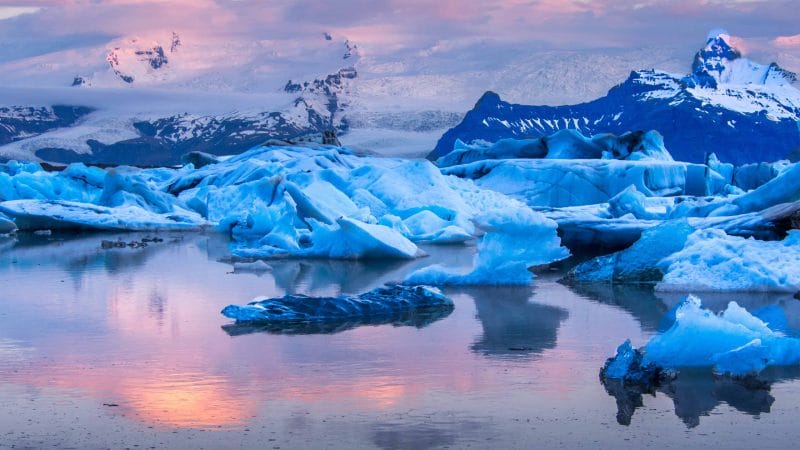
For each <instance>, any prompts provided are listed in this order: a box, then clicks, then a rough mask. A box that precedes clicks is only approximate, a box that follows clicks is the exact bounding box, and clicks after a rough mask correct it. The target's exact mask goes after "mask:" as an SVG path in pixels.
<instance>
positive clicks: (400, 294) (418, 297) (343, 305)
mask: <svg viewBox="0 0 800 450" xmlns="http://www.w3.org/2000/svg"><path fill="white" fill-rule="evenodd" d="M452 309H453V301H452V300H450V299H449V298H447V297H445V296H444V295H443V294H442V293H441V292H439V291H438V290H437V289H434V288H429V287H425V286H400V285H395V286H388V287H381V288H377V289H374V290H372V291H369V292H366V293H364V294H360V295H357V296H348V295H340V296H338V297H309V296H305V295H294V294H289V295H285V296H283V297H277V298H268V299H258V300H254V301H252V302H250V303H248V304H247V305H244V306H239V305H229V306H226V307H225V308H224V309H223V310H222V311H221V313H222V315H224V316H225V317H228V318H230V319H234V320H235V321H236V322H237V323H238V324H241V323H249V324H254V323H256V324H273V325H279V326H286V327H291V326H293V325H297V324H308V323H318V322H329V323H342V322H349V321H354V320H355V321H360V322H362V323H372V322H377V323H386V322H385V321H392V320H395V319H397V318H398V317H405V316H406V315H407V314H408V313H418V314H423V313H425V312H430V311H436V310H444V311H448V312H449V311H450V310H452Z"/></svg>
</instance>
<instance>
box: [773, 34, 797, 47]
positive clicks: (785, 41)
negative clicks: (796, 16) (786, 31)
mask: <svg viewBox="0 0 800 450" xmlns="http://www.w3.org/2000/svg"><path fill="white" fill-rule="evenodd" d="M772 42H773V43H774V44H775V45H777V46H778V47H800V34H795V35H794V36H778V37H777V38H775V39H774V40H773V41H772Z"/></svg>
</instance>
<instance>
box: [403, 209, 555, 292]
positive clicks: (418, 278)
mask: <svg viewBox="0 0 800 450" xmlns="http://www.w3.org/2000/svg"><path fill="white" fill-rule="evenodd" d="M480 226H481V228H483V229H484V230H485V231H486V234H484V235H483V237H482V238H481V239H480V241H479V242H478V246H477V254H476V255H475V258H474V262H473V268H472V270H471V271H469V272H467V273H458V272H454V271H452V270H451V269H448V268H446V267H443V266H440V265H431V266H428V267H424V268H422V269H419V270H417V271H416V272H413V273H412V274H411V275H409V276H408V277H407V278H406V280H405V281H404V283H405V284H409V285H415V284H428V285H437V286H440V285H524V284H528V283H530V281H531V278H532V276H533V274H532V273H531V272H530V271H529V270H528V268H530V267H532V266H537V265H542V264H548V263H552V262H555V261H559V260H562V259H564V258H566V257H568V256H569V252H568V251H567V249H565V248H564V247H562V246H561V240H560V239H559V237H558V234H557V233H556V224H555V222H553V221H551V220H548V219H545V218H543V217H542V216H541V215H539V214H537V213H535V212H533V211H531V210H530V209H528V208H525V207H521V208H519V209H516V210H504V211H496V212H493V213H492V214H488V215H487V217H486V218H485V221H484V222H483V223H481V224H480Z"/></svg>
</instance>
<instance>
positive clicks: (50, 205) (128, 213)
mask: <svg viewBox="0 0 800 450" xmlns="http://www.w3.org/2000/svg"><path fill="white" fill-rule="evenodd" d="M0 213H3V214H5V215H7V216H9V217H13V219H14V222H15V224H16V225H17V226H18V227H19V228H20V229H23V230H76V229H77V230H107V231H123V230H124V231H146V230H197V229H199V228H200V223H202V220H201V218H200V216H199V215H197V214H196V213H194V212H191V211H174V212H172V213H169V214H156V213H153V212H150V211H147V210H146V209H144V208H142V207H140V206H137V205H126V206H119V207H114V208H111V207H107V206H100V205H92V204H88V203H78V202H69V201H61V200H12V201H7V202H2V203H0Z"/></svg>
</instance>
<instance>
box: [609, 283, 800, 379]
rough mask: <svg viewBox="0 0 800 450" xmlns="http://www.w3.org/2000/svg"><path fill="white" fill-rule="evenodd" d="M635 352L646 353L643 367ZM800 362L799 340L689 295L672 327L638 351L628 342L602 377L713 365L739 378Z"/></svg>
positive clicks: (737, 309)
mask: <svg viewBox="0 0 800 450" xmlns="http://www.w3.org/2000/svg"><path fill="white" fill-rule="evenodd" d="M636 354H639V355H642V357H641V363H640V364H639V363H638V362H637V364H633V362H635V361H636V358H635V357H634V356H635V355H636ZM632 355H634V356H632ZM798 363H800V339H798V338H794V337H788V336H786V335H784V334H783V333H781V332H779V331H776V330H774V329H772V328H770V327H769V325H768V324H767V323H765V322H764V321H762V320H761V319H759V318H758V317H756V316H754V315H753V314H751V313H750V312H748V311H747V310H746V309H744V308H742V307H741V306H739V305H738V304H737V303H736V302H730V303H729V304H728V308H727V309H726V310H725V311H723V312H722V313H721V314H719V315H717V314H714V313H713V312H711V311H709V310H708V309H704V308H703V307H702V306H701V301H700V299H698V298H697V297H694V296H689V297H687V298H686V300H684V302H683V303H682V304H681V305H680V306H679V307H678V308H677V310H676V311H675V322H674V323H673V324H672V327H670V328H669V329H668V330H667V331H666V332H664V333H662V334H660V335H656V336H654V337H653V338H652V339H650V341H649V342H648V343H647V344H646V345H645V346H644V347H642V348H640V349H638V350H633V348H632V346H631V345H630V343H629V342H627V341H626V343H625V344H623V345H622V346H620V347H619V349H618V350H617V355H616V356H615V357H614V358H612V359H610V360H609V361H608V363H607V364H606V368H605V369H604V376H605V377H607V378H612V379H628V378H630V373H631V372H632V371H634V370H638V367H639V365H642V366H654V367H658V368H662V369H667V370H672V369H680V368H686V367H711V368H713V370H714V371H715V372H717V373H719V374H729V375H735V376H741V375H748V374H757V373H758V372H760V371H761V370H763V369H764V368H766V367H767V366H790V365H795V364H798Z"/></svg>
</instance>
